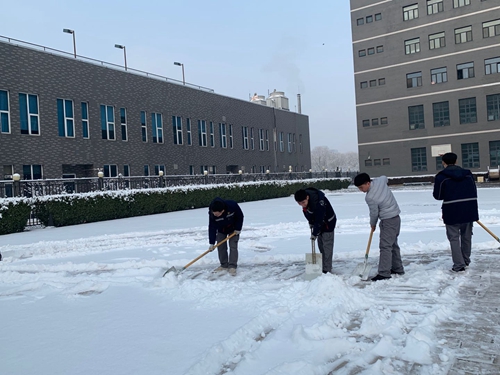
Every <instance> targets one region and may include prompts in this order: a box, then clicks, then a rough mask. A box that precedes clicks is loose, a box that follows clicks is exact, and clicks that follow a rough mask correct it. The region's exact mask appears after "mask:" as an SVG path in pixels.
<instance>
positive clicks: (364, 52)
mask: <svg viewBox="0 0 500 375" xmlns="http://www.w3.org/2000/svg"><path fill="white" fill-rule="evenodd" d="M358 56H359V57H364V56H366V50H365V49H360V50H359V51H358Z"/></svg>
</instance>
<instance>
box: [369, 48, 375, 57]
mask: <svg viewBox="0 0 500 375" xmlns="http://www.w3.org/2000/svg"><path fill="white" fill-rule="evenodd" d="M368 54H369V55H375V48H373V47H370V48H368Z"/></svg>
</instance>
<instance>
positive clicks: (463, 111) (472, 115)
mask: <svg viewBox="0 0 500 375" xmlns="http://www.w3.org/2000/svg"><path fill="white" fill-rule="evenodd" d="M458 109H459V114H460V123H461V124H472V123H475V122H477V110H476V98H465V99H459V100H458Z"/></svg>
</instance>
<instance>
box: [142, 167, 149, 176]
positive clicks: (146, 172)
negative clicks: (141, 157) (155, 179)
mask: <svg viewBox="0 0 500 375" xmlns="http://www.w3.org/2000/svg"><path fill="white" fill-rule="evenodd" d="M143 175H144V176H149V165H148V164H144V169H143Z"/></svg>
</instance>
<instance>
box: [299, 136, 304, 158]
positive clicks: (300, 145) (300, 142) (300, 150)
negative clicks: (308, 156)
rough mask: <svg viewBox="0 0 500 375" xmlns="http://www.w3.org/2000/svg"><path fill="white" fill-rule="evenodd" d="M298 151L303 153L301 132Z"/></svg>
mask: <svg viewBox="0 0 500 375" xmlns="http://www.w3.org/2000/svg"><path fill="white" fill-rule="evenodd" d="M299 152H300V153H301V154H303V153H304V148H303V147H302V134H299Z"/></svg>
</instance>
